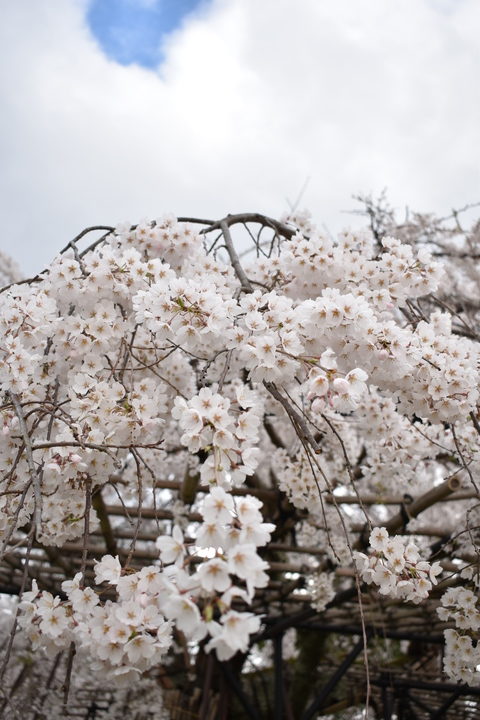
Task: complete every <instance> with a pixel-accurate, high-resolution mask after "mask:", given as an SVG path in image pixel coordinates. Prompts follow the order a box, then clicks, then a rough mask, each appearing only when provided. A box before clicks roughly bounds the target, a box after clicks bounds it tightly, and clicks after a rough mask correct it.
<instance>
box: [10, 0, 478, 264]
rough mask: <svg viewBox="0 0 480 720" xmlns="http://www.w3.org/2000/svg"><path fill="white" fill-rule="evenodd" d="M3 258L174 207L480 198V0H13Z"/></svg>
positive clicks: (41, 260) (270, 207)
mask: <svg viewBox="0 0 480 720" xmlns="http://www.w3.org/2000/svg"><path fill="white" fill-rule="evenodd" d="M0 5H1V10H2V23H1V26H0V48H1V49H0V54H1V55H2V62H1V64H0V83H1V88H2V96H3V103H2V112H1V114H0V125H1V135H0V137H1V140H0V142H1V156H0V157H1V165H0V173H1V177H0V182H1V188H0V204H1V216H2V227H3V232H2V235H1V240H0V248H1V249H2V250H4V251H7V252H9V253H10V254H11V255H12V256H13V257H14V258H15V259H16V260H17V261H18V262H19V263H20V265H21V266H22V269H23V271H24V272H25V273H28V274H30V273H32V272H35V271H37V270H39V269H41V267H43V265H45V264H46V263H47V262H48V261H49V259H50V258H51V257H53V255H54V254H55V253H56V252H57V251H58V250H59V249H60V248H61V247H62V246H63V245H65V244H66V242H68V240H69V239H70V238H71V237H73V236H74V235H75V234H76V233H77V232H79V231H80V230H81V229H82V228H83V227H85V226H87V225H91V224H116V223H117V222H120V221H123V220H130V221H132V222H136V221H138V220H139V219H141V218H143V217H150V218H155V217H158V216H159V215H161V214H163V213H164V212H170V211H172V212H175V213H177V214H179V215H198V216H202V217H212V218H218V217H220V216H222V215H223V214H225V213H227V212H241V211H257V210H258V211H261V212H265V213H269V214H272V215H279V214H281V213H283V212H284V211H285V210H286V209H287V208H288V200H290V202H294V201H295V200H296V199H297V196H298V194H299V192H300V191H301V189H302V187H304V186H305V184H306V183H307V181H308V184H307V185H306V188H305V190H304V193H303V197H302V199H301V203H300V205H301V206H302V207H304V206H306V207H308V208H310V210H311V211H312V213H313V214H314V216H315V217H316V219H317V220H318V221H319V222H324V223H326V224H327V225H328V227H329V228H331V229H333V230H338V229H340V228H342V227H344V226H345V225H347V224H348V223H349V222H351V219H350V216H349V215H347V214H345V212H344V211H345V210H349V209H352V208H353V207H354V206H355V204H354V202H353V201H352V199H351V196H352V194H355V193H358V192H373V193H379V192H380V191H381V190H382V189H383V188H384V187H387V188H388V192H389V196H390V198H391V201H392V203H393V205H395V206H397V207H399V208H401V207H403V206H405V205H409V206H410V207H412V208H413V209H417V210H424V211H438V212H444V211H446V212H448V210H449V209H450V208H451V207H452V206H454V207H459V206H461V205H463V204H465V203H468V202H473V201H478V200H480V142H479V128H480V84H479V81H478V78H479V71H480V41H479V38H480V2H479V1H478V0H201V1H198V0H197V1H195V0H91V1H90V2H89V1H88V0H0Z"/></svg>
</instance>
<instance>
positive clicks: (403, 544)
mask: <svg viewBox="0 0 480 720" xmlns="http://www.w3.org/2000/svg"><path fill="white" fill-rule="evenodd" d="M370 548H371V550H372V553H371V554H370V555H365V554H364V553H361V552H355V553H354V558H355V563H356V566H357V569H358V571H359V573H360V576H361V578H362V580H364V582H366V583H368V584H371V583H374V584H375V585H377V586H378V588H379V592H380V593H381V594H382V595H389V596H390V597H394V598H397V597H398V598H401V599H402V600H406V601H410V602H413V603H420V602H422V600H425V599H426V598H427V597H428V595H429V593H430V591H431V589H432V586H433V585H435V584H436V583H437V582H438V581H437V575H440V573H441V572H442V567H441V565H440V563H438V562H434V563H432V564H430V563H429V562H427V561H426V560H422V559H421V557H420V553H419V550H418V548H417V546H416V545H415V543H414V542H412V541H410V540H407V539H405V538H403V537H401V536H399V535H396V536H394V537H392V538H390V537H389V534H388V532H387V530H386V529H385V528H383V527H377V528H374V529H373V530H372V532H371V533H370Z"/></svg>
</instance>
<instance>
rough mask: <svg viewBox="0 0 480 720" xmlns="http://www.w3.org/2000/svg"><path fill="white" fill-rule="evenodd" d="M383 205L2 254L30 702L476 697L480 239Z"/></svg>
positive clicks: (0, 500)
mask: <svg viewBox="0 0 480 720" xmlns="http://www.w3.org/2000/svg"><path fill="white" fill-rule="evenodd" d="M362 202H363V212H364V214H365V215H366V217H367V220H368V225H369V227H368V228H365V229H362V230H360V231H359V230H347V231H344V232H342V233H340V234H339V236H338V237H336V238H332V237H330V235H329V234H328V233H326V232H324V231H323V230H321V229H319V227H318V226H316V225H315V224H314V222H313V220H312V218H311V216H310V214H309V213H307V212H292V213H290V214H289V215H287V216H285V217H284V218H282V219H281V220H275V219H272V218H269V217H266V216H264V215H260V214H256V213H244V214H238V215H228V216H227V217H225V218H224V219H222V220H220V221H212V220H205V219H197V218H176V217H173V216H171V215H164V216H162V217H159V218H157V219H156V220H153V221H151V220H144V221H142V222H140V223H139V224H138V225H131V223H124V224H122V225H118V226H117V227H115V228H114V227H108V226H96V227H92V228H87V229H86V230H84V231H83V232H82V233H80V235H79V236H78V237H77V238H75V239H74V240H72V241H71V242H69V243H68V245H67V246H66V248H64V250H62V251H61V252H60V253H59V255H58V256H57V257H56V258H55V259H54V260H53V261H52V263H51V264H50V266H49V267H48V268H47V269H46V270H45V271H43V272H41V273H40V274H39V275H37V276H36V277H34V278H31V279H28V280H19V278H18V273H17V270H16V269H15V268H14V266H13V265H12V264H11V263H9V262H8V261H7V260H6V259H3V260H2V259H1V258H0V263H1V265H2V268H3V270H2V272H3V277H4V280H5V281H7V283H8V284H7V285H6V286H5V287H4V288H3V290H2V291H1V293H0V304H1V314H0V323H1V330H0V332H1V342H0V382H1V386H0V387H1V395H0V400H1V408H0V412H1V417H0V425H1V428H2V432H1V434H0V444H1V454H0V472H1V491H0V542H1V561H0V589H1V591H2V592H3V593H4V594H5V595H11V596H14V597H17V596H18V597H19V602H18V603H15V602H13V603H8V602H7V600H5V602H6V603H7V604H6V605H5V607H6V612H8V613H9V615H8V617H7V620H6V621H5V622H3V625H2V635H3V638H4V643H3V661H2V663H3V664H2V669H1V671H0V673H1V676H2V678H3V681H4V682H3V685H2V687H3V689H2V691H1V696H0V701H1V702H2V703H3V705H2V710H1V712H3V713H4V716H5V717H7V716H8V717H16V716H18V713H19V707H21V706H22V705H24V703H25V698H26V697H28V698H30V700H29V703H30V707H31V712H32V714H31V717H32V718H35V720H39V719H40V718H43V717H49V718H57V717H58V718H60V717H64V716H66V715H67V714H68V713H69V712H73V711H74V709H75V708H76V707H81V708H83V712H84V714H83V717H95V716H97V715H98V717H110V718H112V719H113V718H117V717H125V716H128V717H137V718H143V717H145V718H147V717H148V718H154V717H155V718H157V717H158V718H162V719H163V718H168V717H172V718H175V717H178V718H184V717H185V718H186V717H197V718H201V719H203V720H208V718H230V717H231V718H234V717H238V718H240V717H242V718H243V717H254V718H255V717H258V718H260V717H261V718H270V717H271V718H275V719H277V718H283V717H285V718H305V719H307V718H313V717H323V716H325V717H327V716H328V717H333V715H332V713H337V712H338V713H340V712H343V715H335V717H344V718H347V717H352V718H353V717H370V718H372V719H373V718H375V717H392V712H393V711H395V712H396V713H397V714H398V716H399V717H400V716H401V712H402V708H403V709H404V710H405V708H406V707H407V706H406V704H405V703H407V700H406V698H405V693H404V692H403V691H402V688H405V687H406V688H408V689H409V691H411V692H413V693H414V692H415V691H416V692H417V693H423V695H422V696H421V697H419V696H418V697H417V700H418V702H419V703H420V705H421V704H422V703H423V705H424V706H425V704H426V706H428V703H430V710H431V713H432V714H431V715H429V717H430V716H431V717H434V716H435V717H447V715H446V714H445V713H447V711H448V708H449V707H451V706H454V707H455V708H460V707H461V708H462V712H466V711H467V710H466V709H468V707H473V708H474V710H475V712H477V713H478V712H479V704H478V695H479V694H480V690H479V686H480V672H479V668H480V644H478V638H479V629H480V602H479V587H480V579H479V578H480V575H479V571H480V564H479V549H480V534H479V527H480V522H479V521H480V503H479V489H478V484H477V483H478V482H480V481H479V480H478V477H477V475H478V469H479V467H480V465H479V463H480V449H479V439H480V438H479V435H480V415H479V409H478V403H479V391H478V386H479V372H478V360H479V348H480V344H479V329H478V328H479V325H478V320H479V308H480V284H479V262H478V261H479V259H480V226H479V225H478V224H477V225H475V224H474V225H473V227H469V228H466V229H465V228H464V227H463V225H462V219H463V217H464V216H465V214H466V212H467V210H468V209H464V211H465V212H462V211H460V212H454V213H452V214H451V215H449V216H448V217H445V218H443V219H439V218H434V217H432V216H425V215H420V214H411V215H408V214H407V216H406V217H405V218H404V219H402V220H401V221H400V220H398V219H397V217H396V216H395V214H394V213H393V211H392V210H391V209H390V208H389V207H388V205H387V204H386V202H385V199H384V198H381V199H380V200H379V201H378V202H375V201H373V200H372V199H371V198H363V199H362ZM92 233H95V234H96V236H97V239H96V240H95V241H94V242H93V243H92V244H90V245H89V246H88V247H85V248H83V249H82V246H83V245H84V244H85V242H86V241H87V236H88V237H90V236H91V234H92ZM0 269H1V268H0ZM25 657H28V658H29V660H28V663H29V664H28V668H30V669H29V670H28V672H27V671H26V670H25V669H24V668H25V667H27V665H24V666H22V665H21V661H20V660H19V658H25ZM19 663H20V665H19ZM419 668H421V669H420V670H419ZM27 676H28V678H29V680H28V682H27V681H26V677H27ZM415 683H416V685H415ZM22 684H23V688H24V689H23V690H22ZM38 687H40V688H42V689H41V691H40V692H39V693H37V694H35V691H34V688H38ZM106 688H108V689H109V692H110V695H109V696H108V698H107V699H106V700H105V697H106V695H105V693H106ZM82 693H84V695H82ZM102 693H103V695H102ZM82 698H83V699H82ZM422 698H423V699H422ZM414 699H415V698H414ZM408 702H410V701H408ZM102 703H103V704H102ZM454 703H456V705H454ZM469 703H470V705H469ZM92 707H93V708H94V709H93V710H92V709H91V708H92ZM89 708H90V709H89ZM452 711H453V710H452ZM439 712H440V713H444V714H438V713H439ZM7 713H10V715H8V714H7ZM22 713H23V710H22ZM89 713H90V714H89ZM102 713H103V714H102ZM126 713H130V714H127V715H126ZM134 713H137V714H136V715H135V714H134ZM433 713H437V714H436V715H434V714H433ZM21 716H22V717H27V716H26V715H25V714H22V715H21ZM458 716H459V715H457V717H458ZM28 717H30V716H28ZM405 717H407V715H405ZM422 717H423V716H422Z"/></svg>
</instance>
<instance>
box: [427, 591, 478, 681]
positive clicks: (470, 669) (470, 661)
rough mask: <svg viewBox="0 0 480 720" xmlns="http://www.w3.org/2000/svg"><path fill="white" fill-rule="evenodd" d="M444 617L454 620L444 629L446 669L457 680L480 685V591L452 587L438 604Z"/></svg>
mask: <svg viewBox="0 0 480 720" xmlns="http://www.w3.org/2000/svg"><path fill="white" fill-rule="evenodd" d="M437 613H438V616H439V618H440V620H443V621H445V622H448V621H453V622H454V623H455V628H448V629H447V630H445V631H444V636H445V655H444V659H443V669H444V672H445V673H446V674H447V675H448V676H449V677H450V678H451V679H452V680H454V681H455V682H464V683H467V684H468V685H480V672H479V666H480V645H479V643H478V638H479V630H480V604H479V598H478V594H476V593H475V592H473V591H472V590H470V589H469V588H466V587H450V588H448V590H446V591H445V592H444V594H443V595H442V598H441V606H440V607H439V608H437Z"/></svg>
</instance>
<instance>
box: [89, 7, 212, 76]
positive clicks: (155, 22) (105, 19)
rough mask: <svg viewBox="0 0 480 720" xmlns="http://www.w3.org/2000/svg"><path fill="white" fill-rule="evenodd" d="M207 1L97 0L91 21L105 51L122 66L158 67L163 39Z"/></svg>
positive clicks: (161, 57)
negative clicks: (133, 64)
mask: <svg viewBox="0 0 480 720" xmlns="http://www.w3.org/2000/svg"><path fill="white" fill-rule="evenodd" d="M200 5H205V0H93V2H92V3H91V4H90V7H89V10H88V14H87V22H88V25H89V27H90V30H91V32H92V33H93V35H94V36H95V38H96V39H97V41H98V42H99V44H100V46H101V48H102V50H103V52H104V53H105V54H106V55H108V57H110V58H111V59H112V60H115V61H116V62H118V63H120V64H121V65H131V64H132V63H136V64H137V65H142V66H143V67H146V68H150V69H151V68H155V67H157V66H158V65H159V64H160V63H161V61H162V59H163V52H162V45H163V38H164V37H165V36H166V35H168V33H170V32H172V31H173V30H175V29H176V28H178V27H179V26H180V25H181V24H182V21H183V19H184V18H185V16H186V15H188V14H189V13H191V12H192V11H193V10H196V9H197V8H198V7H199V6H200Z"/></svg>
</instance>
